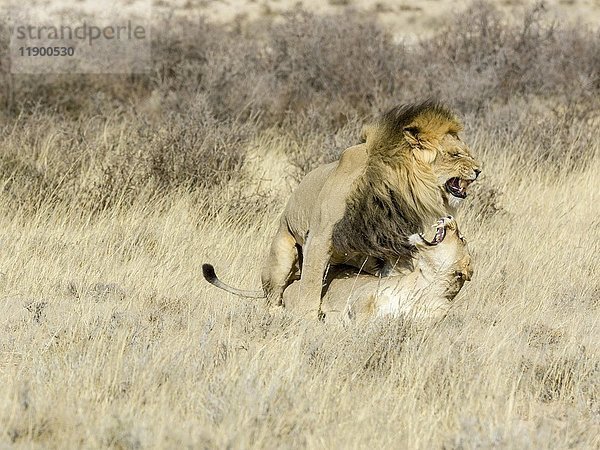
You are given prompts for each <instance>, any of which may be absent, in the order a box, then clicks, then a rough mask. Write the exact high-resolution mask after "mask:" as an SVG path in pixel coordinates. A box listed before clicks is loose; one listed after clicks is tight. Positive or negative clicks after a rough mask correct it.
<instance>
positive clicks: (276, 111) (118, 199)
mask: <svg viewBox="0 0 600 450" xmlns="http://www.w3.org/2000/svg"><path fill="white" fill-rule="evenodd" d="M169 20H174V19H167V18H165V19H164V22H160V21H159V22H157V23H156V25H155V26H156V30H155V32H154V33H153V36H154V39H155V41H154V42H153V49H154V51H153V55H154V56H153V57H154V66H153V72H152V73H151V74H149V75H144V76H110V77H96V76H91V75H90V76H79V75H78V76H55V77H48V78H41V77H35V76H21V75H19V76H16V77H14V78H13V79H12V80H11V84H10V89H8V88H6V89H0V92H3V93H6V92H10V96H8V95H6V96H5V97H3V98H2V99H0V100H1V101H0V103H1V104H3V105H5V106H6V107H5V108H4V109H2V113H1V120H2V122H1V124H2V125H1V127H0V145H1V148H2V151H1V152H0V187H1V192H2V194H1V196H0V211H1V213H2V214H1V215H0V243H1V244H2V245H1V246H0V248H1V251H0V272H1V274H0V327H1V330H2V333H0V336H1V337H0V446H2V445H4V446H8V447H13V446H15V447H27V448H31V447H33V448H74V447H114V448H146V447H155V448H179V447H183V446H189V447H194V448H223V447H230V448H248V447H255V448H263V447H267V448H275V447H277V448H281V447H284V448H289V447H311V448H314V447H318V448H323V447H325V448H364V447H376V448H390V447H392V448H397V447H400V448H407V447H410V448H412V447H417V448H440V447H445V448H475V447H478V448H491V447H506V448H514V447H516V448H523V447H532V448H550V447H552V448H556V447H558V448H567V447H579V448H595V447H598V446H599V445H600V441H599V438H598V436H600V429H599V426H598V420H597V419H598V414H599V411H600V403H599V398H600V397H599V386H598V380H599V379H600V364H599V362H598V352H599V350H600V348H599V347H600V345H599V341H598V335H599V329H598V323H597V322H598V320H597V317H598V313H599V308H600V303H599V301H598V299H599V298H600V271H599V267H598V264H597V261H596V259H597V258H596V255H597V254H598V253H599V252H600V244H599V242H600V231H599V230H600V221H599V217H600V204H599V203H598V202H597V201H596V197H597V195H596V190H597V184H598V181H597V179H598V174H599V173H600V148H599V141H598V138H597V130H598V126H599V125H600V117H599V116H598V111H599V110H600V108H599V106H600V101H599V100H598V99H599V98H600V95H598V94H600V92H599V91H600V80H599V78H598V74H599V73H600V70H599V69H600V58H599V56H598V55H600V51H599V50H600V48H599V45H600V44H599V42H600V41H599V40H598V31H597V30H591V29H585V28H583V27H580V28H577V29H575V28H569V27H567V26H563V25H561V24H556V23H551V22H549V21H548V20H547V19H546V18H545V17H544V16H543V12H542V11H541V10H540V9H539V8H533V9H532V10H531V11H530V13H529V14H528V15H527V16H525V17H524V18H522V19H521V20H520V21H517V22H516V23H515V22H514V21H511V20H508V19H507V18H506V17H504V16H502V15H501V14H500V13H498V12H497V11H495V10H494V8H492V7H491V6H489V5H487V4H477V5H475V6H473V7H472V8H471V9H470V10H469V11H467V12H465V13H464V14H461V15H460V16H457V17H456V18H454V19H452V21H449V22H448V24H447V26H446V27H445V28H444V29H443V30H440V33H439V35H436V36H433V37H432V38H429V39H427V40H424V41H422V42H419V43H417V44H413V45H410V46H408V45H402V44H395V43H394V42H393V40H392V38H391V37H390V36H389V35H388V34H387V33H386V32H385V31H383V30H382V29H381V28H380V27H379V25H378V24H377V23H376V22H374V21H371V20H370V19H368V18H364V17H356V16H352V15H347V16H343V17H337V16H333V17H318V16H313V15H310V14H308V13H303V12H299V13H296V14H292V15H290V16H287V17H286V18H285V19H284V21H283V22H279V23H278V22H274V23H271V22H268V21H264V22H259V23H255V24H253V25H250V26H248V27H247V28H245V29H233V30H228V29H225V28H221V27H218V26H216V25H213V24H209V23H185V22H184V23H181V22H178V23H177V26H174V24H173V23H169ZM171 30H177V31H171ZM182 30H183V31H185V32H182ZM2 67H3V68H4V67H5V65H4V64H2ZM0 76H1V77H2V80H3V81H4V82H6V83H5V86H8V79H9V75H8V74H7V73H6V71H4V72H1V75H0ZM428 96H438V97H441V98H444V99H445V100H446V101H448V102H449V103H450V104H451V105H452V106H453V107H454V108H456V109H457V110H458V111H459V112H460V114H461V115H462V117H463V119H464V122H465V124H466V127H467V130H466V133H465V140H466V141H467V142H469V144H470V145H471V146H472V147H473V151H474V153H475V154H476V155H477V156H478V158H479V159H480V160H482V161H483V163H484V172H483V174H482V179H481V180H478V182H477V183H476V184H475V185H474V186H473V187H474V188H475V190H474V192H473V195H472V196H470V197H469V198H468V199H467V200H466V204H465V207H464V208H463V210H462V211H461V213H460V217H459V221H460V224H461V230H464V234H465V236H466V238H467V239H468V241H469V245H470V247H471V248H472V250H473V253H474V256H475V276H474V278H473V281H471V282H470V283H468V284H467V285H466V286H465V288H464V289H463V291H461V294H460V295H459V297H458V298H457V299H456V303H455V306H454V308H453V309H452V312H451V314H450V317H448V318H447V320H445V321H443V322H442V323H441V324H440V325H439V326H437V327H435V328H433V329H430V330H426V331H422V332H417V331H415V330H411V329H406V328H405V327H404V326H403V325H402V324H400V323H394V322H390V323H375V324H373V325H371V326H368V327H366V328H364V329H355V328H344V327H342V326H336V325H335V324H331V325H325V324H322V323H318V322H316V321H315V322H312V321H307V320H303V319H300V318H298V317H294V316H293V315H291V314H288V313H287V312H285V311H284V312H281V313H270V312H269V311H266V310H264V309H263V308H262V307H261V304H258V303H253V302H252V301H248V300H242V299H238V298H235V297H232V296H229V295H228V294H225V293H223V292H221V291H218V290H216V289H215V288H213V287H212V286H209V285H208V284H207V283H205V282H203V281H202V280H201V279H200V270H199V265H200V264H201V263H202V262H205V261H210V262H213V263H215V265H216V266H217V268H218V269H219V271H220V272H221V274H222V276H223V278H225V279H226V280H227V281H228V282H231V283H232V284H236V285H240V286H244V287H258V286H259V279H258V275H259V266H260V261H261V260H262V259H263V258H264V257H265V256H266V250H267V246H268V241H269V238H270V236H271V233H272V232H273V230H274V226H275V223H276V221H277V217H278V214H279V212H280V211H281V208H282V205H283V203H284V202H285V199H286V197H287V196H288V195H289V193H290V192H291V190H292V189H293V187H294V186H295V184H296V183H297V181H298V180H299V179H300V178H301V176H302V175H303V174H304V173H305V172H306V171H307V170H309V169H310V168H312V167H314V166H315V165H317V164H319V163H322V162H324V161H328V160H331V159H333V158H335V157H336V156H337V155H338V154H339V152H340V151H341V150H343V149H344V148H345V147H346V146H348V145H351V144H354V143H356V142H357V141H358V139H359V130H360V127H361V126H362V123H363V122H364V121H365V120H368V119H369V118H371V117H373V116H374V115H375V114H377V113H378V112H379V111H381V110H383V109H385V108H386V107H388V106H389V105H391V104H393V103H397V102H403V101H413V100H415V99H417V98H423V97H428Z"/></svg>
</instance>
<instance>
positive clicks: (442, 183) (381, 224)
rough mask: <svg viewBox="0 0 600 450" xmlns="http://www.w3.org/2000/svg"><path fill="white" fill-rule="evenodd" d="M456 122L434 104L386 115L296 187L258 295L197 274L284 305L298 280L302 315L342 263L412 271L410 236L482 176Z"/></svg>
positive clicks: (208, 270) (207, 270)
mask: <svg viewBox="0 0 600 450" xmlns="http://www.w3.org/2000/svg"><path fill="white" fill-rule="evenodd" d="M461 130H462V125H461V123H460V122H459V120H458V119H457V117H456V116H455V115H454V114H453V113H452V112H451V111H450V110H449V109H448V108H447V107H446V106H443V105H441V104H439V103H435V102H432V101H426V102H423V103H419V104H410V105H403V106H398V107H395V108H392V109H391V110H389V111H388V112H387V113H385V114H383V115H382V116H381V118H380V119H379V120H377V121H376V122H375V123H374V124H372V125H370V126H368V127H366V128H365V131H364V136H365V137H366V142H364V143H362V144H359V145H356V146H354V147H350V148H348V149H346V150H345V151H344V152H343V153H342V155H341V157H340V159H339V160H338V161H334V162H332V163H329V164H325V165H323V166H320V167H318V168H316V169H315V170H313V171H312V172H310V173H309V174H308V175H306V177H305V178H304V179H303V180H302V182H301V183H300V185H299V186H298V188H297V189H296V191H295V192H294V193H293V194H292V196H291V197H290V200H289V201H288V204H287V206H286V208H285V210H284V212H283V214H282V216H281V220H280V225H279V229H278V230H277V233H276V234H275V237H274V239H273V242H272V244H271V249H270V253H269V257H268V259H267V262H266V264H265V265H264V268H263V270H262V286H263V293H261V292H255V291H243V290H239V289H235V288H232V287H230V286H227V285H226V284H224V283H222V282H221V281H220V280H218V278H217V277H216V275H215V272H214V268H213V267H212V266H211V265H209V264H204V265H203V274H204V277H205V278H206V279H207V280H208V281H209V282H211V283H212V284H214V285H216V286H218V287H220V288H223V289H226V290H228V291H229V292H232V293H235V294H238V295H243V296H247V297H265V296H266V297H267V299H268V302H269V303H270V304H272V305H281V304H282V295H283V291H284V290H285V288H286V287H287V286H288V285H289V284H290V283H291V282H293V281H294V279H297V273H298V272H300V289H299V291H298V292H299V294H298V295H302V296H303V297H304V298H305V299H306V302H305V304H306V305H307V307H308V308H309V309H314V310H315V311H317V312H319V311H320V305H321V301H320V299H321V292H322V287H323V277H324V274H325V272H326V269H327V267H328V265H339V264H346V265H351V266H354V267H358V268H361V269H362V270H364V271H365V272H367V273H371V274H376V275H389V274H393V273H399V272H401V271H403V270H404V271H406V270H410V269H411V268H412V252H413V250H414V248H413V247H412V246H411V245H410V243H409V241H408V237H409V236H410V235H411V234H414V233H418V232H420V231H422V230H423V229H424V227H425V226H426V225H427V224H429V223H431V222H433V221H435V220H437V218H439V217H442V216H446V215H448V214H449V213H451V212H453V207H454V206H455V205H456V204H458V202H459V201H460V200H461V199H463V198H465V197H466V195H467V194H466V189H467V187H468V186H469V184H470V183H471V182H473V181H474V180H475V179H476V178H477V176H478V175H479V173H480V168H479V164H478V163H477V162H476V161H475V159H474V158H473V157H472V156H471V154H470V151H469V148H468V147H467V145H466V144H465V143H464V142H462V141H461V140H460V138H459V137H458V133H459V132H460V131H461Z"/></svg>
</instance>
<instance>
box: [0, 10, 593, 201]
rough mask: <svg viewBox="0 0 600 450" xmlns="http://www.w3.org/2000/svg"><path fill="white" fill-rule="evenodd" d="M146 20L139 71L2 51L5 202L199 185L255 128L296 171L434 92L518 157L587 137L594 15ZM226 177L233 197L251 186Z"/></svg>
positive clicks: (217, 172)
mask: <svg viewBox="0 0 600 450" xmlns="http://www.w3.org/2000/svg"><path fill="white" fill-rule="evenodd" d="M5 25H6V24H4V26H3V28H2V30H1V32H0V39H1V40H2V41H3V42H4V41H6V40H7V29H6V26H5ZM152 36H153V42H152V45H153V53H152V55H153V67H152V71H151V72H150V73H149V74H146V75H110V76H96V75H83V76H82V75H53V76H46V75H44V76H36V75H17V76H13V75H10V74H8V73H7V70H8V66H7V65H6V64H3V65H2V66H1V67H0V77H2V80H3V81H5V82H6V83H4V85H5V88H4V89H3V90H2V92H1V94H2V95H3V99H2V101H0V103H2V104H4V105H6V106H7V108H4V109H3V113H2V114H3V118H4V119H5V120H4V124H5V125H4V127H3V128H1V129H0V136H1V138H2V140H3V142H4V148H3V152H2V154H1V156H0V174H2V176H3V179H4V180H5V182H4V184H3V189H4V191H5V192H6V193H7V194H8V195H10V196H12V197H13V198H14V200H15V202H16V203H17V204H19V205H21V206H23V207H25V206H26V207H31V206H32V205H34V206H35V205H39V204H42V203H48V202H55V201H70V202H72V201H73V199H75V201H76V202H77V203H78V204H80V205H81V207H82V208H86V209H88V208H92V209H104V208H107V207H112V206H114V205H120V204H128V203H130V202H131V201H132V199H134V198H139V197H140V196H143V195H151V194H150V193H152V192H156V191H157V190H160V192H162V193H165V192H170V191H174V190H178V189H185V190H196V191H198V192H200V193H202V192H206V191H207V190H210V189H213V188H215V187H222V186H224V185H226V184H231V182H235V181H236V180H239V176H240V173H241V172H240V167H241V166H242V164H243V161H244V155H245V152H246V148H247V146H248V142H249V141H250V140H251V139H252V138H253V137H254V136H256V135H257V134H258V133H260V132H262V131H264V130H265V129H270V130H274V131H275V132H279V133H281V134H282V135H284V136H286V137H288V138H289V139H290V140H291V141H292V142H293V143H294V145H291V146H290V148H289V149H288V150H286V152H287V155H288V157H289V159H290V161H291V163H292V164H293V165H295V166H297V167H298V168H299V169H300V173H305V172H306V171H308V170H310V169H312V168H313V167H315V166H316V165H318V164H321V163H323V162H327V161H331V160H333V159H335V158H336V157H337V156H338V155H339V152H340V151H341V150H343V149H344V148H346V147H347V146H349V145H352V144H355V143H358V142H359V139H360V138H359V130H360V128H361V125H362V124H363V123H364V122H365V121H366V120H369V119H370V118H372V117H373V116H374V115H375V114H376V113H377V112H379V111H382V110H383V109H385V108H387V107H388V106H390V105H391V104H395V103H399V102H406V101H414V100H417V99H421V98H424V97H431V96H435V97H440V98H442V99H445V100H447V101H448V102H449V103H450V104H451V105H453V106H454V107H456V108H457V109H458V110H459V112H460V113H461V114H462V115H463V116H464V118H465V123H466V124H467V131H471V132H472V131H473V130H479V133H482V134H484V135H485V136H484V137H485V138H487V140H488V141H489V140H490V139H493V140H496V141H497V142H499V145H498V146H497V147H496V148H497V149H501V148H503V147H508V146H511V147H513V148H518V147H519V145H520V143H521V144H524V145H525V144H527V147H528V149H529V150H528V152H527V153H526V154H524V155H523V157H524V162H526V161H529V163H530V164H540V163H543V162H545V161H548V162H549V163H550V164H549V165H560V166H561V167H568V168H576V167H578V164H579V165H580V163H581V162H582V161H585V160H587V157H588V156H589V152H590V150H589V149H590V148H593V145H592V144H593V141H594V139H595V135H594V130H595V129H596V126H597V111H598V109H599V106H600V104H599V101H598V98H600V95H599V94H600V81H599V78H598V73H600V56H599V55H600V44H599V42H600V39H598V31H597V30H590V29H586V28H585V27H579V28H574V27H567V26H561V25H559V24H556V23H553V22H550V21H549V19H548V17H546V15H545V12H544V9H543V6H541V5H537V6H535V7H533V8H532V9H530V11H529V12H527V13H526V14H525V15H524V16H523V18H522V19H520V20H518V21H516V23H515V21H512V22H511V21H509V20H507V18H506V17H505V16H504V15H503V14H501V13H500V12H499V11H497V10H496V9H495V8H494V7H493V6H492V5H490V4H485V3H476V4H474V5H473V6H472V7H471V8H470V9H469V10H468V11H467V12H466V13H464V14H460V15H457V16H456V17H455V18H454V19H453V20H452V21H450V22H449V23H448V24H447V26H446V27H445V28H444V29H442V30H441V31H440V33H439V34H437V35H435V36H433V37H431V38H428V39H425V40H423V41H421V42H419V43H418V44H416V45H413V46H409V47H407V46H404V45H402V44H397V43H394V42H393V40H392V37H391V36H390V35H389V34H388V33H387V32H385V31H383V30H382V28H381V27H380V26H379V25H378V24H377V23H376V22H375V21H374V20H373V19H370V18H368V17H365V16H364V15H359V14H357V13H352V12H350V13H348V12H346V13H344V14H341V15H334V16H324V17H322V16H315V15H312V14H309V13H306V12H302V11H296V12H294V13H290V14H288V15H286V16H284V17H283V20H282V21H280V22H277V21H272V20H269V19H261V20H259V21H257V22H256V23H253V24H249V25H248V26H247V27H245V28H243V27H234V28H233V29H226V28H223V27H221V26H219V25H215V24H210V23H207V22H204V21H194V20H191V19H185V18H175V16H173V15H171V16H169V15H166V16H164V17H160V18H158V19H157V20H156V22H155V24H154V30H153V33H152ZM484 140H485V139H484ZM529 144H533V145H529ZM483 150H486V149H483ZM478 151H479V149H477V148H475V152H476V153H478ZM494 151H497V150H494ZM236 189H238V190H239V195H238V197H239V201H238V203H239V204H240V205H242V208H243V209H252V208H254V207H255V206H256V203H257V202H260V201H261V199H257V198H256V196H254V198H250V197H246V194H245V193H243V189H241V188H236ZM490 189H491V190H490ZM494 189H495V188H494V187H490V188H489V189H488V191H487V193H486V194H484V196H485V197H486V199H484V203H486V204H489V205H488V206H489V207H488V206H485V208H488V210H489V211H492V210H493V209H494V208H495V206H494V205H495V204H496V203H497V201H496V197H497V193H496V192H493V190H494ZM248 195H250V196H253V195H254V194H248ZM234 197H235V196H234ZM84 205H85V206H84ZM490 208H491V209H490Z"/></svg>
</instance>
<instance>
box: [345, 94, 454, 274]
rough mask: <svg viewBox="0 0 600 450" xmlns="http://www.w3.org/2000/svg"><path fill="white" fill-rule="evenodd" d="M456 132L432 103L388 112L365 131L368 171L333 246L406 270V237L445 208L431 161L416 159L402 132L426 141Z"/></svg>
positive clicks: (359, 182)
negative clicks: (379, 259) (383, 260)
mask: <svg viewBox="0 0 600 450" xmlns="http://www.w3.org/2000/svg"><path fill="white" fill-rule="evenodd" d="M461 129H462V126H461V124H460V122H459V121H458V119H457V118H456V116H455V115H454V114H452V112H451V111H450V110H449V109H448V108H446V107H445V106H443V105H441V104H439V103H434V102H431V101H427V102H423V103H419V104H413V105H405V106H399V107H396V108H393V109H391V110H390V111H388V112H387V113H385V114H384V115H383V116H382V117H381V118H380V119H379V120H378V121H377V122H375V123H374V124H372V125H370V126H368V127H366V129H365V131H364V135H365V137H366V146H367V154H368V161H367V167H366V170H365V173H364V174H363V175H362V176H361V177H360V178H359V179H358V180H357V181H356V182H355V189H353V191H352V195H351V196H350V197H349V198H348V199H347V200H346V213H345V215H344V217H343V218H342V219H341V220H340V221H339V222H338V223H336V224H335V226H334V231H333V246H334V247H335V248H336V249H337V250H341V251H342V252H345V253H348V254H361V255H366V256H372V257H375V258H381V257H382V256H383V257H385V258H386V260H388V261H398V262H399V263H400V265H401V266H407V265H409V264H410V262H409V261H410V257H411V255H412V251H413V248H412V246H411V245H410V244H409V243H408V236H409V235H411V234H413V233H417V232H420V231H422V230H423V229H424V227H425V226H426V225H428V224H431V223H432V222H435V220H436V219H437V218H439V217H442V216H444V215H445V214H446V209H447V208H446V205H445V203H444V194H443V191H442V189H441V188H440V187H439V186H438V183H437V180H436V176H435V174H434V172H433V170H432V168H431V165H430V164H429V163H430V162H431V161H422V160H419V159H418V158H415V156H414V155H413V147H412V146H411V144H410V143H409V142H408V140H407V138H406V133H412V134H413V135H415V136H419V139H422V140H423V142H427V141H429V138H430V137H435V136H441V135H443V134H445V133H449V132H451V133H457V132H458V131H460V130H461Z"/></svg>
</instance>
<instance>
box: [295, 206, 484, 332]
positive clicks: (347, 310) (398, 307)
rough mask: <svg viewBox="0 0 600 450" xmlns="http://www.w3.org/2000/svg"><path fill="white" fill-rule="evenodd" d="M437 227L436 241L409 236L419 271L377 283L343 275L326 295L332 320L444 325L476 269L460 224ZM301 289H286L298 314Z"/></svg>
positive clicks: (450, 221) (443, 223)
mask: <svg viewBox="0 0 600 450" xmlns="http://www.w3.org/2000/svg"><path fill="white" fill-rule="evenodd" d="M434 227H436V232H435V236H434V238H433V240H432V241H431V242H430V241H428V240H426V239H425V237H424V236H423V235H422V234H413V235H411V236H410V237H409V241H410V243H411V244H412V245H414V246H415V248H416V249H417V252H416V256H415V265H416V267H415V270H414V271H412V272H411V273H409V274H408V275H395V276H389V277H384V278H377V277H374V276H372V275H365V274H360V273H359V272H358V271H357V270H347V269H346V270H344V271H343V273H342V274H337V275H336V277H335V278H334V279H333V280H331V282H330V284H329V286H328V289H327V292H326V293H325V295H324V296H323V304H322V309H323V312H324V313H325V315H326V317H327V319H328V320H331V319H335V318H336V316H339V315H340V313H342V319H343V320H359V321H360V320H364V319H372V318H375V317H384V316H393V317H404V318H406V319H409V320H410V321H411V323H413V324H415V325H427V324H433V323H436V322H438V321H439V320H441V319H442V318H443V317H444V316H445V315H446V314H447V313H448V310H449V309H450V306H451V302H452V300H454V297H456V295H457V294H458V292H459V291H460V289H461V288H462V287H463V285H464V283H465V281H469V280H471V277H472V275H473V269H472V267H471V255H470V254H469V250H468V248H467V242H466V240H465V239H464V238H463V236H462V235H461V234H460V231H459V230H458V225H457V223H456V220H455V219H454V218H453V217H452V216H448V217H444V218H442V219H440V220H438V222H437V224H436V225H434ZM298 285H299V282H295V283H292V284H291V285H290V286H289V287H288V288H287V289H286V290H285V292H284V294H283V299H284V304H285V307H286V309H291V310H292V311H294V310H295V309H296V302H297V301H298V300H299V296H298V294H297V292H296V290H297V289H298V288H299V286H298ZM300 301H301V300H300Z"/></svg>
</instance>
